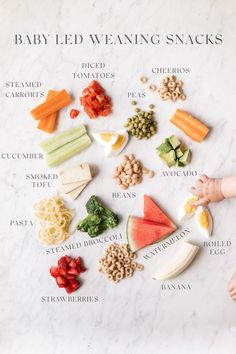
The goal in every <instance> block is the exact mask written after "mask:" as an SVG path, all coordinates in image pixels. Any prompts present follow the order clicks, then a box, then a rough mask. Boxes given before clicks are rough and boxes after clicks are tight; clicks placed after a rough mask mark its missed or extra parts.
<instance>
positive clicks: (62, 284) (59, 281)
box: [56, 275, 67, 288]
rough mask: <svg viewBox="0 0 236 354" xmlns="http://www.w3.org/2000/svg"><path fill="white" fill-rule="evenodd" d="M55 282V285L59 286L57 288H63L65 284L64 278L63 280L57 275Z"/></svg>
mask: <svg viewBox="0 0 236 354" xmlns="http://www.w3.org/2000/svg"><path fill="white" fill-rule="evenodd" d="M56 282H57V285H58V286H59V288H64V287H65V285H66V284H67V280H66V278H64V277H63V276H61V275H58V276H57V277H56Z"/></svg>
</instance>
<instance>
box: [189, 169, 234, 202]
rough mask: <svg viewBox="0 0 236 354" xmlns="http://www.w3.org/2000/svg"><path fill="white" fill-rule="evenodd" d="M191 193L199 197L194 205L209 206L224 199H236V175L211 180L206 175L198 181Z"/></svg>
mask: <svg viewBox="0 0 236 354" xmlns="http://www.w3.org/2000/svg"><path fill="white" fill-rule="evenodd" d="M191 192H192V193H193V194H194V195H196V196H197V197H198V200H197V201H196V202H193V203H191V204H193V205H196V206H197V205H207V204H209V203H210V202H219V201H221V200H222V199H224V198H232V197H236V175H235V176H229V177H224V178H209V177H207V176H206V175H203V176H201V177H200V179H198V180H197V182H196V186H195V187H192V188H191Z"/></svg>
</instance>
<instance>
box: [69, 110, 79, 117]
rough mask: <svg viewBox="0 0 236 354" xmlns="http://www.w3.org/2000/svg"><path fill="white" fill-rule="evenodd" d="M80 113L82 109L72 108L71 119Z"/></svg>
mask: <svg viewBox="0 0 236 354" xmlns="http://www.w3.org/2000/svg"><path fill="white" fill-rule="evenodd" d="M79 114H80V111H78V109H72V110H71V111H70V117H71V119H74V118H76V117H78V115H79Z"/></svg>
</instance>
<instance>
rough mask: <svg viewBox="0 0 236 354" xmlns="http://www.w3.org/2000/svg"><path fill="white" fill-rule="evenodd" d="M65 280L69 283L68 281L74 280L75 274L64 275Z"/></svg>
mask: <svg viewBox="0 0 236 354" xmlns="http://www.w3.org/2000/svg"><path fill="white" fill-rule="evenodd" d="M66 278H67V279H68V280H69V281H70V280H74V279H76V275H75V274H66Z"/></svg>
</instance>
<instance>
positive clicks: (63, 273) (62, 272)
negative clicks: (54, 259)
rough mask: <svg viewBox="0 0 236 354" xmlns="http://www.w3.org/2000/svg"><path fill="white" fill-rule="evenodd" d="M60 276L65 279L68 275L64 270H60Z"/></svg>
mask: <svg viewBox="0 0 236 354" xmlns="http://www.w3.org/2000/svg"><path fill="white" fill-rule="evenodd" d="M58 275H62V276H63V277H65V276H66V275H67V272H66V271H65V270H64V269H62V268H59V270H58Z"/></svg>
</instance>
